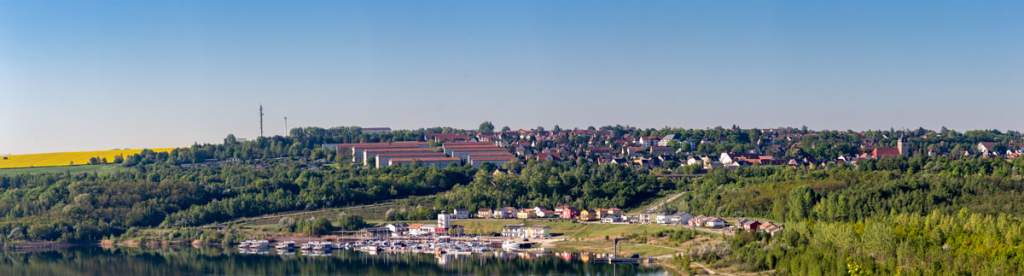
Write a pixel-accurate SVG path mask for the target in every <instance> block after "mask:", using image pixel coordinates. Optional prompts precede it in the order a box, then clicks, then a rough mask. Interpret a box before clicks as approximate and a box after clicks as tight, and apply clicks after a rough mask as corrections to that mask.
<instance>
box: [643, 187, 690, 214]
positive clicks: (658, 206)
mask: <svg viewBox="0 0 1024 276" xmlns="http://www.w3.org/2000/svg"><path fill="white" fill-rule="evenodd" d="M684 194H686V192H679V193H677V194H674V195H672V196H670V197H668V198H666V199H665V200H662V201H660V202H658V203H655V204H654V206H650V207H647V209H646V210H647V212H651V213H653V212H656V211H658V209H661V207H662V206H665V204H668V203H669V202H673V201H675V200H676V199H678V198H679V197H680V196H683V195H684Z"/></svg>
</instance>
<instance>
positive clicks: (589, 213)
mask: <svg viewBox="0 0 1024 276" xmlns="http://www.w3.org/2000/svg"><path fill="white" fill-rule="evenodd" d="M457 212H458V210H456V211H455V213H457ZM621 215H622V209H619V208H597V209H593V210H586V209H584V210H577V209H576V208H573V207H570V206H568V205H559V206H557V207H555V209H546V208H543V207H533V208H514V207H504V208H497V209H493V210H492V209H490V208H480V209H478V210H477V213H476V217H477V218H484V219H491V218H494V219H535V218H557V219H570V220H571V219H575V220H581V221H594V220H601V219H602V218H609V217H617V216H621Z"/></svg>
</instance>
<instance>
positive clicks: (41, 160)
mask: <svg viewBox="0 0 1024 276" xmlns="http://www.w3.org/2000/svg"><path fill="white" fill-rule="evenodd" d="M173 149H174V148H156V149H150V150H152V151H155V152H169V151H171V150H173ZM139 152H142V149H114V150H99V151H80V152H51V153H33V154H13V155H2V156H0V169H8V168H32V167H54V166H69V165H86V164H89V158H93V157H99V158H106V159H107V162H108V163H109V162H114V157H115V156H118V155H120V156H124V157H128V156H131V155H135V154H138V153H139Z"/></svg>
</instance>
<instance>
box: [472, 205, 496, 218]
mask: <svg viewBox="0 0 1024 276" xmlns="http://www.w3.org/2000/svg"><path fill="white" fill-rule="evenodd" d="M493 216H494V211H493V210H491V208H480V209H479V210H477V211H476V217H478V218H482V219H489V218H491V217H493Z"/></svg>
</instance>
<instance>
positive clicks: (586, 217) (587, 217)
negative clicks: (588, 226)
mask: <svg viewBox="0 0 1024 276" xmlns="http://www.w3.org/2000/svg"><path fill="white" fill-rule="evenodd" d="M594 215H595V214H594V213H593V212H591V211H589V210H587V209H583V210H581V211H580V216H579V220H580V221H591V220H594V219H595V217H594Z"/></svg>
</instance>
